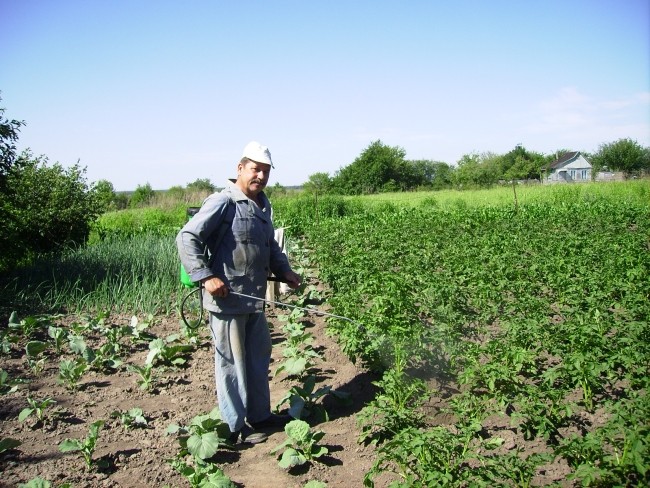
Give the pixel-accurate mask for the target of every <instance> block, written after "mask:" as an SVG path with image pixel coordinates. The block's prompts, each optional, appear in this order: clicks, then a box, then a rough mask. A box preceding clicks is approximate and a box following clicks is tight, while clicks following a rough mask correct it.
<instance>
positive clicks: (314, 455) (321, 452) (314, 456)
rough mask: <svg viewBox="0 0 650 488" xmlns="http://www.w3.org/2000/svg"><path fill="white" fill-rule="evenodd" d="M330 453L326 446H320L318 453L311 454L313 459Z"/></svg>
mask: <svg viewBox="0 0 650 488" xmlns="http://www.w3.org/2000/svg"><path fill="white" fill-rule="evenodd" d="M327 453H328V450H327V448H326V447H325V446H319V447H318V449H317V450H316V451H312V452H311V457H312V458H319V457H321V456H324V455H325V454H327Z"/></svg>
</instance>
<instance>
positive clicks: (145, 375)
mask: <svg viewBox="0 0 650 488" xmlns="http://www.w3.org/2000/svg"><path fill="white" fill-rule="evenodd" d="M126 369H127V371H130V372H131V373H137V374H138V378H137V379H136V383H137V384H138V386H140V389H141V390H146V391H151V389H152V388H153V387H154V384H155V382H156V375H155V370H154V368H153V364H150V363H145V364H144V365H142V366H138V365H137V364H129V365H128V366H127V368H126Z"/></svg>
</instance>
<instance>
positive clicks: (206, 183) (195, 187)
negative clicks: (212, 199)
mask: <svg viewBox="0 0 650 488" xmlns="http://www.w3.org/2000/svg"><path fill="white" fill-rule="evenodd" d="M216 189H217V187H216V186H214V185H213V184H212V183H211V182H210V180H209V179H208V178H199V179H197V180H195V181H193V182H192V183H188V184H187V190H188V191H195V192H206V193H214V191H215V190H216Z"/></svg>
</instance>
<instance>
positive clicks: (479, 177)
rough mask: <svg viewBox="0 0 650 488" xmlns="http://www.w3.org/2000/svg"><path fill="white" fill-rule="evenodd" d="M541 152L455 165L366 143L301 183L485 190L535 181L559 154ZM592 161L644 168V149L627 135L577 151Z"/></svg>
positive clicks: (340, 188) (647, 167) (346, 191)
mask: <svg viewBox="0 0 650 488" xmlns="http://www.w3.org/2000/svg"><path fill="white" fill-rule="evenodd" d="M567 152H572V151H571V150H568V149H563V150H558V151H556V152H555V153H553V154H550V155H544V154H541V153H537V152H534V151H528V150H527V149H525V148H524V147H523V146H522V145H517V146H516V147H515V148H514V149H512V150H511V151H509V152H508V153H506V154H495V153H484V154H466V155H464V156H463V157H462V158H461V159H460V160H459V161H458V162H457V165H456V166H450V165H449V164H447V163H444V162H440V161H431V160H414V161H412V160H407V159H406V152H405V151H404V149H402V148H401V147H399V146H392V147H391V146H388V145H385V144H383V143H382V142H381V141H380V140H377V141H374V142H372V143H371V144H370V145H369V146H368V147H367V148H366V149H364V150H363V152H362V153H361V154H360V155H359V156H358V157H357V158H356V159H355V160H354V161H353V162H352V163H351V164H350V165H348V166H345V167H343V168H341V169H340V170H339V171H337V172H336V173H335V174H334V175H333V176H330V175H329V173H323V172H321V173H314V174H313V175H311V176H310V177H309V181H308V182H307V183H305V185H304V188H305V190H307V191H311V192H316V193H331V194H341V195H363V194H372V193H381V192H394V191H413V190H441V189H448V188H456V189H469V188H489V187H491V186H494V185H498V184H500V183H504V182H510V181H513V180H537V181H541V180H542V179H543V178H545V176H546V172H547V169H548V167H549V165H550V164H551V163H552V162H553V161H556V160H557V159H559V158H560V157H561V156H562V155H563V154H566V153H567ZM581 153H582V154H583V156H585V157H586V158H587V160H589V162H590V163H591V164H592V167H593V171H592V174H593V175H596V173H598V172H599V171H603V170H610V171H621V172H624V173H626V174H627V175H632V174H635V173H636V172H648V171H650V148H648V147H642V146H641V145H640V144H638V143H637V142H636V141H633V140H631V139H619V140H618V141H615V142H612V143H608V144H602V145H601V146H600V147H599V148H598V151H597V152H596V153H594V154H589V153H585V152H581Z"/></svg>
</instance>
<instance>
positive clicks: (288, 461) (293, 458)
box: [278, 448, 307, 469]
mask: <svg viewBox="0 0 650 488" xmlns="http://www.w3.org/2000/svg"><path fill="white" fill-rule="evenodd" d="M306 462H307V458H306V457H305V456H304V454H302V453H300V452H298V451H296V450H295V449H293V448H289V449H287V450H286V451H284V452H283V453H282V458H281V459H280V461H279V462H278V464H279V465H280V467H281V468H284V469H288V468H293V467H294V466H300V465H302V464H305V463H306Z"/></svg>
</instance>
